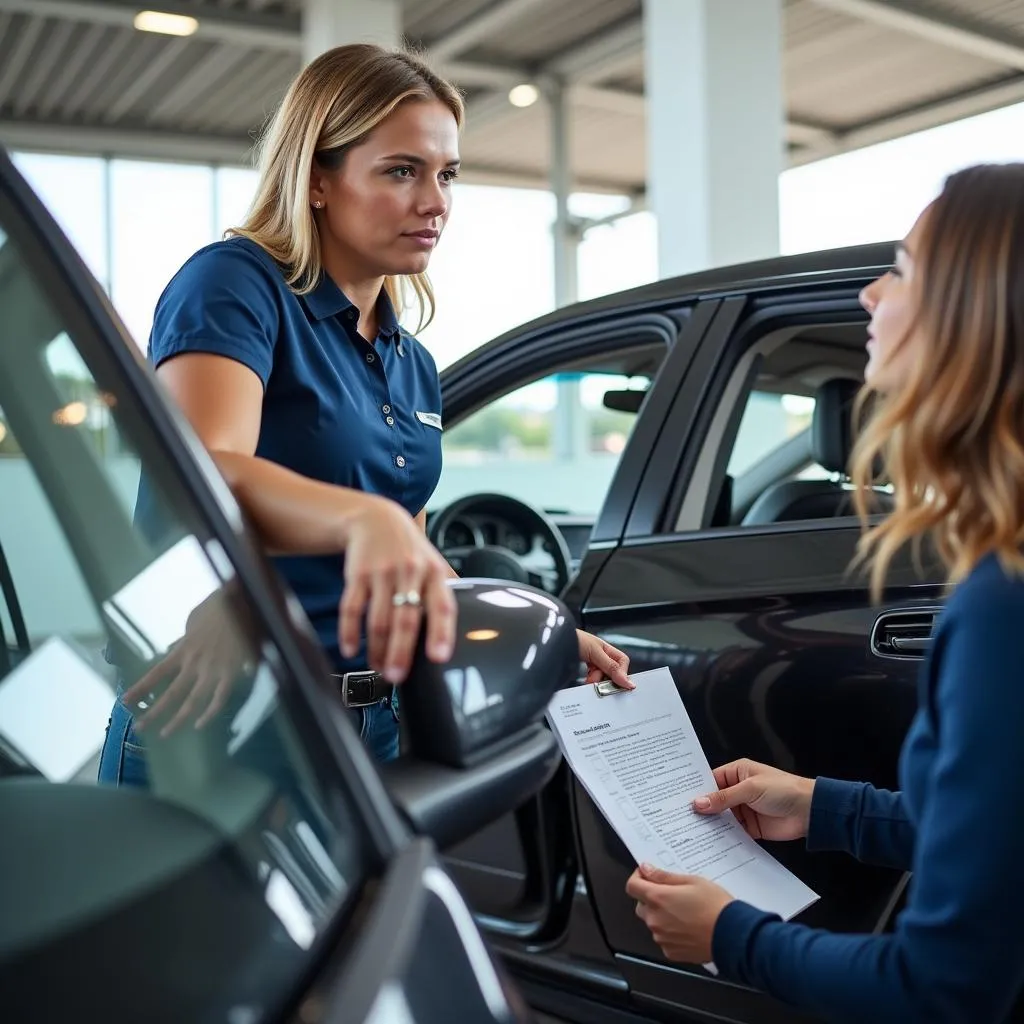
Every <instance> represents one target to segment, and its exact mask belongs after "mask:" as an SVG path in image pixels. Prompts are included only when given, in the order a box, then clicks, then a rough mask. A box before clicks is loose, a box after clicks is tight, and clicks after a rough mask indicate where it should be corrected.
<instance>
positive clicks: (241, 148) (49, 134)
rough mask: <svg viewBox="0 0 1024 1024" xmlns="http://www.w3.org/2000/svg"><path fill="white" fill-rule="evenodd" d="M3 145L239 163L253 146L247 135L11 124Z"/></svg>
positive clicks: (0, 138) (5, 126)
mask: <svg viewBox="0 0 1024 1024" xmlns="http://www.w3.org/2000/svg"><path fill="white" fill-rule="evenodd" d="M0 142H2V143H3V145H4V146H6V147H7V148H8V149H25V150H36V151H43V152H50V153H72V154H81V155H84V156H100V155H103V156H122V157H131V158H137V159H143V160H160V161H167V162H168V163H197V162H199V163H206V162H209V163H224V164H238V165H244V164H247V163H249V161H250V156H251V153H252V146H253V140H252V139H251V138H247V137H245V138H241V137H228V136H224V137H219V136H215V135H209V134H199V133H185V132H166V131H160V132H157V131H147V130H144V129H132V128H107V127H103V128H94V127H90V126H84V125H71V124H59V123H53V122H51V123H40V122H38V121H35V122H25V121H12V120H6V121H5V120H0Z"/></svg>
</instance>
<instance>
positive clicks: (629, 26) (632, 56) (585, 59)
mask: <svg viewBox="0 0 1024 1024" xmlns="http://www.w3.org/2000/svg"><path fill="white" fill-rule="evenodd" d="M643 49H644V23H643V18H628V19H627V20H625V21H622V22H619V23H618V24H617V25H613V26H612V27H611V28H610V29H605V30H604V31H603V32H599V33H598V34H597V35H595V36H593V37H591V38H590V39H589V40H584V41H583V42H581V43H579V44H577V45H576V46H574V47H573V48H572V49H571V50H569V51H567V52H566V53H564V54H563V55H562V56H560V57H555V58H553V59H552V60H550V61H548V62H547V63H546V64H545V65H544V68H543V71H544V73H545V74H548V75H552V76H554V77H556V78H562V79H565V81H567V82H571V83H573V84H575V85H593V84H595V83H597V82H602V81H605V80H607V79H609V78H615V77H616V76H617V75H619V74H621V73H623V72H625V71H627V70H628V69H630V68H632V67H634V66H635V65H636V60H637V57H638V56H642V54H643Z"/></svg>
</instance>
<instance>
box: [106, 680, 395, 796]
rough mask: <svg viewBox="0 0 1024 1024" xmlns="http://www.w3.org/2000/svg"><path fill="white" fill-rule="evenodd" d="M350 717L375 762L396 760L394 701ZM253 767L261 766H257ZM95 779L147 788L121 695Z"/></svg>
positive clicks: (142, 757) (141, 753)
mask: <svg viewBox="0 0 1024 1024" xmlns="http://www.w3.org/2000/svg"><path fill="white" fill-rule="evenodd" d="M349 714H351V715H352V716H353V718H352V724H353V725H354V726H355V728H356V729H357V730H358V732H359V738H360V739H361V740H362V741H363V743H364V744H365V745H366V747H367V748H368V749H369V751H370V753H371V754H372V755H373V756H374V758H375V759H376V760H378V761H393V760H395V758H397V757H398V701H397V699H396V698H388V699H386V700H383V701H381V702H380V703H378V704H372V705H371V706H370V707H367V708H351V709H350V711H349ZM257 758H258V755H257ZM256 767H257V768H259V767H261V766H260V765H259V764H257V765H256ZM97 779H98V781H99V782H102V783H106V784H108V785H112V786H139V787H141V788H143V789H145V788H146V787H147V786H148V785H149V772H148V770H147V768H146V748H145V745H144V743H143V741H142V739H141V737H139V736H138V735H137V734H136V732H135V727H134V719H133V718H132V713H131V712H130V711H129V710H128V708H127V707H126V706H125V705H124V704H123V703H122V702H121V700H120V695H119V697H118V700H116V701H115V702H114V708H113V710H112V711H111V713H110V722H109V723H108V725H107V734H106V736H105V738H104V740H103V750H102V751H101V753H100V766H99V771H98V772H97Z"/></svg>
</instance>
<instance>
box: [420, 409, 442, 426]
mask: <svg viewBox="0 0 1024 1024" xmlns="http://www.w3.org/2000/svg"><path fill="white" fill-rule="evenodd" d="M416 419H418V420H419V421H420V423H425V424H426V425H427V426H428V427H433V428H434V429H435V430H443V429H444V428H443V427H442V426H441V414H440V413H437V412H418V413H416Z"/></svg>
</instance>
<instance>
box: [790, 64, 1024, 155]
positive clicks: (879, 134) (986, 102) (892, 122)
mask: <svg viewBox="0 0 1024 1024" xmlns="http://www.w3.org/2000/svg"><path fill="white" fill-rule="evenodd" d="M1022 102H1024V75H1013V76H1011V77H1009V78H1005V79H1003V80H1002V81H1000V82H998V83H996V84H995V85H985V86H981V87H980V88H977V89H971V90H968V91H966V92H960V93H956V94H954V95H952V96H947V97H945V98H943V99H941V100H938V101H935V102H931V103H925V104H922V105H921V106H919V107H915V108H914V109H913V110H904V111H898V112H896V113H893V114H890V115H889V116H887V117H884V118H879V119H878V120H875V121H871V122H867V123H865V124H860V125H857V126H856V127H854V128H850V129H846V130H843V131H837V132H833V133H831V135H832V137H831V139H823V140H822V141H820V142H817V143H815V142H813V141H812V142H811V144H810V145H808V146H806V147H804V148H801V149H798V150H796V151H795V152H793V153H792V154H791V156H790V165H791V166H800V165H801V164H808V163H812V162H814V161H815V160H821V159H824V158H825V157H828V156H835V155H836V154H838V153H848V152H850V151H851V150H855V149H863V148H864V147H865V146H874V145H876V144H877V143H879V142H889V141H891V140H893V139H899V138H902V137H903V136H905V135H910V134H912V133H914V132H920V131H925V130H926V129H928V128H937V127H939V126H940V125H943V124H950V123H951V122H953V121H960V120H962V119H963V118H965V117H974V116H975V115H976V114H986V113H988V112H990V111H993V110H998V109H1000V108H1001V107H1008V106H1011V105H1012V104H1014V103H1022Z"/></svg>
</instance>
